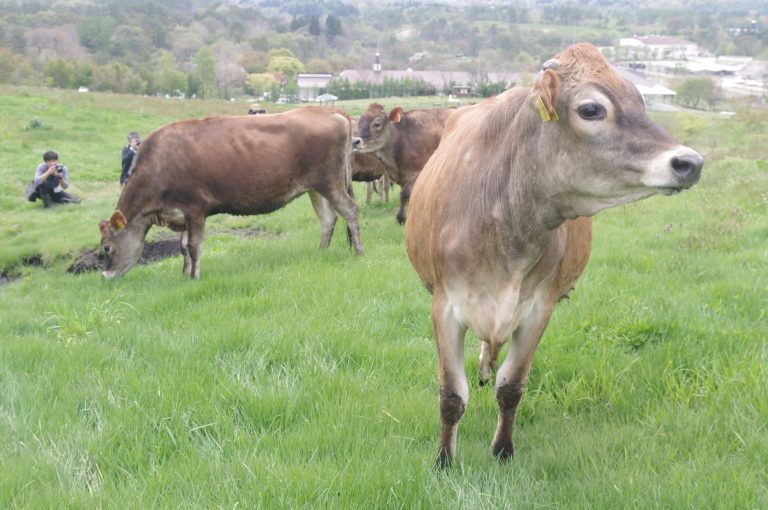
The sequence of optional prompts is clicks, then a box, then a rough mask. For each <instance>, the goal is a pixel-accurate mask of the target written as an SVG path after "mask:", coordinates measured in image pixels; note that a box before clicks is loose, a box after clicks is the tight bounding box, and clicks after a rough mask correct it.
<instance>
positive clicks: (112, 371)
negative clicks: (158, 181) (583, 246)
mask: <svg viewBox="0 0 768 510" xmlns="http://www.w3.org/2000/svg"><path fill="white" fill-rule="evenodd" d="M393 105H394V104H389V103H386V102H385V106H387V107H389V106H393ZM362 106H363V107H364V106H365V105H364V104H362ZM406 106H409V105H408V104H407V103H406ZM355 107H357V106H356V105H355ZM0 108H1V110H2V112H3V118H4V122H3V123H2V125H0V133H2V136H0V246H1V247H2V249H0V270H2V272H3V273H4V274H7V275H12V276H18V277H20V278H19V279H18V280H16V281H13V282H11V283H9V284H6V285H2V286H0V388H2V391H0V508H46V507H48V508H170V507H174V508H176V507H180V508H235V507H237V508H296V507H302V508H388V509H389V508H425V509H427V508H429V509H432V508H472V509H475V508H480V509H483V508H487V509H497V508H537V507H546V508H569V509H570V508H674V509H677V508H745V509H752V508H766V507H768V471H767V470H766V466H768V425H766V423H767V420H766V417H768V392H767V391H766V388H768V317H767V316H766V310H768V162H766V159H765V158H766V146H765V135H766V131H767V130H766V125H767V124H766V117H765V116H764V115H757V114H755V113H754V112H753V113H751V114H749V115H747V114H744V115H745V116H746V117H745V116H742V113H739V115H737V116H736V117H733V118H731V117H728V118H724V117H720V116H717V115H714V114H711V115H705V114H663V115H661V114H660V115H658V116H657V117H656V118H657V120H658V121H659V122H660V123H662V124H664V125H665V126H666V127H667V128H668V129H669V130H670V131H672V132H673V134H675V136H677V137H678V138H681V139H686V141H687V143H690V144H691V145H692V146H694V147H695V148H697V149H699V150H701V151H702V152H703V153H704V154H705V157H706V158H707V164H706V165H705V169H704V175H703V177H702V180H701V182H700V183H699V184H698V185H697V186H696V187H695V188H693V189H692V190H690V191H688V192H686V193H684V194H682V195H680V196H675V197H654V198H651V199H648V200H646V201H643V202H639V203H636V204H632V205H630V206H626V207H623V208H619V209H614V210H609V211H605V212H603V213H600V214H599V215H597V216H596V217H595V240H594V246H593V253H592V258H591V261H590V264H589V266H588V267H587V270H586V272H585V274H584V276H583V277H582V280H581V281H580V283H579V285H578V286H577V288H576V290H575V291H574V292H572V293H571V297H570V299H568V300H566V301H564V302H562V303H561V304H560V305H559V306H558V309H557V310H556V312H555V314H554V315H553V318H552V321H551V323H550V326H549V328H548V329H547V332H546V334H545V337H544V339H543V341H542V345H541V346H540V348H539V351H538V353H537V356H536V359H535V361H534V365H533V369H532V371H531V379H530V381H529V385H528V390H527V392H526V394H525V397H524V398H523V401H522V403H521V408H520V410H519V412H518V418H517V427H516V431H515V433H516V447H517V448H516V457H515V459H514V460H513V461H512V462H510V463H509V464H506V465H501V464H498V463H497V462H495V461H494V460H493V459H492V458H491V456H490V453H489V445H490V440H491V437H492V434H493V430H494V426H495V420H496V404H495V399H494V395H493V390H492V388H479V387H478V385H477V383H476V382H475V381H476V379H477V353H478V345H477V342H476V341H474V339H473V338H471V336H469V337H468V341H467V344H466V351H467V352H466V360H467V361H466V364H467V370H468V373H469V377H470V381H471V382H472V387H471V391H470V402H469V406H468V409H467V413H466V414H465V417H464V419H463V420H462V425H461V429H460V434H459V452H458V462H457V465H456V466H455V468H454V469H453V470H451V471H448V472H444V473H438V472H435V471H433V470H432V469H431V464H432V461H433V458H434V455H435V453H436V447H437V438H438V423H439V420H438V407H437V402H438V400H437V397H438V388H437V382H436V360H435V353H434V347H433V345H432V332H431V321H430V318H429V296H428V294H427V293H426V292H425V291H424V290H423V289H422V288H421V286H420V284H419V283H418V281H417V278H416V276H415V274H414V273H413V271H412V270H411V268H410V265H409V263H408V261H407V257H406V255H405V251H404V248H403V243H402V230H401V228H400V227H399V226H398V225H397V224H396V222H395V220H394V214H395V210H396V207H397V205H396V200H392V199H391V201H390V203H388V204H382V203H380V202H374V203H372V204H371V205H369V206H366V205H364V204H361V206H360V208H361V217H360V223H361V228H362V239H363V243H364V246H365V249H366V253H365V255H363V256H361V257H355V256H354V255H353V254H352V252H350V250H349V249H348V248H347V246H346V240H345V239H344V236H343V235H339V234H343V230H342V228H343V223H340V224H339V228H337V235H336V237H335V238H334V240H333V243H332V245H331V247H330V248H329V249H328V250H327V251H324V252H320V251H318V250H317V244H318V242H319V229H318V225H317V221H316V219H315V217H314V214H313V212H312V208H311V206H310V204H309V201H308V199H306V197H303V198H300V199H298V200H296V201H295V202H293V203H292V204H290V205H289V206H288V207H286V208H285V209H283V210H281V211H278V212H276V213H274V214H271V215H268V216H254V217H229V216H217V217H213V218H210V219H209V221H208V228H207V233H208V237H207V239H206V241H205V243H204V254H203V259H202V277H201V280H200V281H199V282H193V281H190V280H189V279H187V278H185V277H182V275H181V260H180V258H174V259H168V260H165V261H162V262H159V263H156V264H152V265H148V266H140V267H136V268H134V269H133V270H132V271H131V272H130V273H128V275H126V276H125V277H124V278H122V279H121V280H118V281H113V282H106V281H102V280H101V279H100V277H99V275H98V274H95V273H91V274H85V275H81V276H72V275H69V274H67V273H66V272H65V269H66V267H67V266H68V265H69V264H70V263H71V262H72V260H73V258H74V257H75V256H76V255H77V254H78V253H79V252H80V251H81V250H83V249H86V248H93V247H95V246H96V244H97V243H98V230H97V222H98V220H99V219H101V218H106V217H108V215H109V214H110V213H111V212H112V210H113V209H114V206H115V204H116V203H117V197H118V194H119V186H118V184H117V179H118V176H119V171H120V168H119V152H120V148H121V146H122V144H123V143H124V141H125V136H126V133H127V132H128V131H130V130H132V129H136V130H138V131H140V132H141V134H142V135H144V136H146V134H148V133H149V132H150V131H151V130H152V129H154V128H156V127H159V126H160V125H162V124H164V123H167V122H170V121H172V120H177V119H183V118H191V117H200V116H204V115H210V114H214V113H225V114H239V113H242V112H243V111H244V110H245V108H247V104H243V103H230V102H213V101H210V102H208V101H177V100H168V99H156V98H141V97H135V96H120V95H111V94H90V93H89V94H78V93H76V92H70V91H54V90H42V89H19V88H2V89H0ZM353 113H359V112H354V111H353ZM48 148H53V149H56V150H57V151H59V153H60V154H61V159H62V161H63V162H64V163H65V164H67V165H68V166H69V168H70V170H71V179H72V184H73V188H74V192H75V193H76V194H78V195H79V196H81V197H83V198H84V201H83V203H82V204H79V205H77V206H66V207H58V208H54V209H49V210H44V209H43V208H42V206H41V205H40V203H39V202H38V203H36V204H31V203H28V202H26V200H25V199H24V197H23V189H24V184H25V182H26V181H27V180H29V179H31V177H32V174H33V170H34V167H35V165H37V163H38V162H39V161H40V160H41V158H42V153H43V152H44V151H45V150H46V149H48ZM360 196H363V193H362V189H358V197H360ZM246 228H247V229H260V230H262V231H263V232H264V233H265V235H262V236H257V237H246V236H241V235H237V232H238V231H241V230H242V229H246ZM158 232H159V230H155V229H153V230H152V231H151V232H150V235H156V234H157V233H158Z"/></svg>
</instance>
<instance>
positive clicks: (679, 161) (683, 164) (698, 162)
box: [672, 154, 704, 178]
mask: <svg viewBox="0 0 768 510" xmlns="http://www.w3.org/2000/svg"><path fill="white" fill-rule="evenodd" d="M702 166H704V158H702V157H701V156H700V155H699V154H688V155H686V156H675V157H674V158H672V170H674V171H675V173H676V174H678V175H679V176H680V177H683V178H686V177H689V176H693V175H697V174H698V173H699V172H700V171H701V167H702Z"/></svg>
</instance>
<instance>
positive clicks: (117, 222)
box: [115, 220, 125, 230]
mask: <svg viewBox="0 0 768 510" xmlns="http://www.w3.org/2000/svg"><path fill="white" fill-rule="evenodd" d="M115 227H117V230H123V229H124V228H125V223H123V222H122V221H120V220H115Z"/></svg>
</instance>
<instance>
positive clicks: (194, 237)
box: [184, 216, 205, 280]
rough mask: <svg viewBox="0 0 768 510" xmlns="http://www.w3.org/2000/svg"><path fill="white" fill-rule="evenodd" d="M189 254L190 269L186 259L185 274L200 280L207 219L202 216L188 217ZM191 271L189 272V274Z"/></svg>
mask: <svg viewBox="0 0 768 510" xmlns="http://www.w3.org/2000/svg"><path fill="white" fill-rule="evenodd" d="M186 220H187V231H186V234H187V253H188V256H189V267H187V259H186V257H185V258H184V274H187V275H189V276H191V277H192V279H193V280H199V279H200V257H201V256H202V254H203V233H204V230H205V218H204V217H202V216H199V217H197V216H194V217H193V216H187V218H186ZM187 270H189V272H187Z"/></svg>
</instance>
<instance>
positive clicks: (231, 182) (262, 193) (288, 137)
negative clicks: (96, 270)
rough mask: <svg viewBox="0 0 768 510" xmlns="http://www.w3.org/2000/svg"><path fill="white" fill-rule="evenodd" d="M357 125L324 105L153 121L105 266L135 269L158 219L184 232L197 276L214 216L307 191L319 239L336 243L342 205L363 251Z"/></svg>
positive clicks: (110, 271)
mask: <svg viewBox="0 0 768 510" xmlns="http://www.w3.org/2000/svg"><path fill="white" fill-rule="evenodd" d="M351 135H352V126H351V123H350V120H349V117H347V116H346V115H345V114H343V113H340V112H338V111H335V110H332V109H329V108H322V107H305V108H298V109H295V110H291V111H288V112H285V113H280V114H263V115H249V116H240V117H210V118H207V119H201V120H187V121H181V122H175V123H172V124H168V125H166V126H164V127H162V128H160V129H158V130H156V131H154V132H153V133H152V134H150V135H149V136H148V137H147V139H146V140H144V142H143V143H142V146H141V151H139V153H138V155H137V156H136V158H135V161H136V164H135V168H134V171H133V175H132V176H131V179H130V180H129V181H128V183H127V184H126V186H125V188H123V192H122V195H121V196H120V199H119V201H118V204H117V211H115V213H114V214H113V215H112V217H111V218H110V220H109V221H106V220H102V221H101V223H100V224H99V228H100V230H101V245H102V250H103V251H104V253H105V254H106V259H107V267H106V269H105V271H104V272H103V273H102V274H103V275H104V277H105V278H112V277H115V276H120V275H122V274H124V273H125V272H127V271H128V270H130V269H131V268H132V267H133V266H134V265H135V264H136V262H138V260H139V258H140V256H141V252H142V248H143V246H144V238H145V236H146V234H147V231H149V229H150V228H151V227H152V225H158V226H165V227H168V228H170V229H172V230H175V231H178V232H182V236H181V244H182V253H183V255H184V269H183V271H184V274H187V275H189V276H191V277H192V278H194V279H198V278H199V277H200V256H201V254H202V241H203V230H204V227H205V218H206V217H208V216H211V215H214V214H219V213H227V214H237V215H250V214H266V213H269V212H272V211H275V210H277V209H279V208H281V207H283V206H284V205H285V204H287V203H288V202H290V201H291V200H293V199H295V198H296V197H298V196H300V195H302V194H304V193H305V192H308V193H309V196H310V199H311V202H312V206H313V207H314V209H315V213H316V214H317V217H318V219H319V221H320V247H321V248H325V247H327V246H328V245H329V243H330V241H331V236H332V235H333V229H334V226H335V225H336V219H337V217H336V213H338V214H340V215H341V216H342V217H343V218H344V221H345V222H346V223H347V227H348V233H349V236H350V241H351V242H352V244H353V245H354V248H355V251H356V252H357V253H362V250H363V248H362V245H361V243H360V229H359V226H358V222H357V212H358V211H357V205H355V202H354V200H353V199H352V197H351V195H350V192H351V187H352V170H351V164H350V153H351V150H352V149H351V146H352V138H351Z"/></svg>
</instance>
